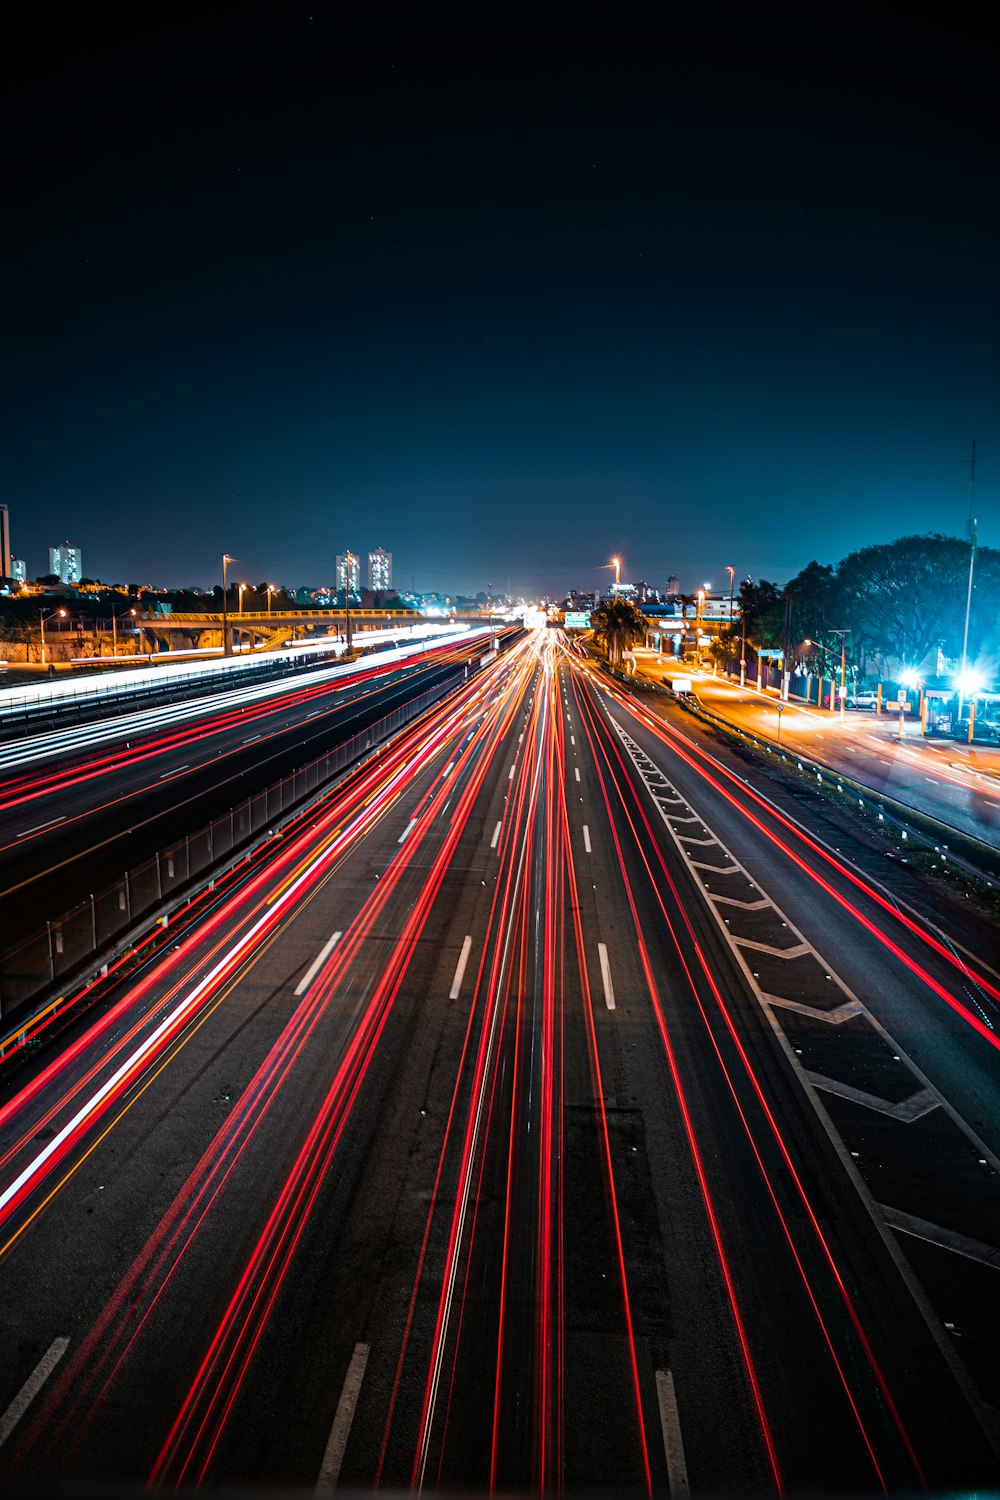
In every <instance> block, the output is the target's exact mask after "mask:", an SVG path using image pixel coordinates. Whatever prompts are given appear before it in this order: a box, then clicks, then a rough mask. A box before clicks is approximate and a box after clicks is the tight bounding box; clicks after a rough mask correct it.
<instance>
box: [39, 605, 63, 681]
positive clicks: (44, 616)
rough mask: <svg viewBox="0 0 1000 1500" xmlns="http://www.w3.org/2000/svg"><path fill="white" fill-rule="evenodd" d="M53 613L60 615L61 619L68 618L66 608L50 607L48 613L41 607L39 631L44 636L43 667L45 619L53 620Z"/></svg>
mask: <svg viewBox="0 0 1000 1500" xmlns="http://www.w3.org/2000/svg"><path fill="white" fill-rule="evenodd" d="M53 615H58V616H59V618H60V620H65V618H66V611H65V610H64V609H50V610H49V612H48V614H46V613H45V611H44V609H40V610H39V611H38V631H39V634H40V635H41V638H42V666H43V667H44V666H45V621H46V620H51V618H52V616H53Z"/></svg>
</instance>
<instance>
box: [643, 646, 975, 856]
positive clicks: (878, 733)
mask: <svg viewBox="0 0 1000 1500" xmlns="http://www.w3.org/2000/svg"><path fill="white" fill-rule="evenodd" d="M635 654H636V658H637V661H638V664H639V668H640V670H641V671H642V673H643V674H644V675H647V676H649V677H651V678H653V680H654V681H656V680H658V681H662V682H670V681H671V680H672V679H673V678H674V677H677V676H681V675H683V676H684V677H686V678H690V680H691V682H692V687H693V695H694V697H695V698H696V699H697V701H698V703H699V704H700V705H701V706H702V707H703V708H704V709H706V710H707V711H708V712H709V713H713V714H718V715H720V716H721V717H722V718H724V719H725V720H727V721H728V722H729V723H731V724H733V725H736V726H738V727H739V728H740V729H742V730H744V731H745V732H747V733H748V734H752V735H760V736H762V737H764V738H766V739H769V740H771V741H780V742H781V743H783V744H784V745H785V746H786V747H787V748H788V749H794V750H795V751H796V752H797V753H798V754H800V755H805V756H808V757H815V758H816V759H817V760H818V761H820V762H821V763H823V764H825V765H828V766H829V767H830V768H831V769H832V770H834V771H837V772H839V773H840V774H841V775H844V776H850V777H853V778H856V779H857V780H859V781H861V782H863V783H864V784H865V785H866V786H868V787H870V788H871V789H872V791H874V792H876V793H879V794H880V795H882V796H885V797H890V798H892V799H894V800H895V801H897V802H900V803H902V804H903V805H904V806H906V807H909V808H912V809H913V810H914V811H915V812H917V813H922V814H924V815H925V816H927V817H930V818H934V819H935V820H937V821H939V822H941V823H942V824H945V825H946V826H948V827H951V828H954V829H957V830H959V831H961V832H962V833H965V834H968V835H970V836H971V837H973V838H975V839H978V840H981V841H982V842H984V843H986V844H990V845H992V847H993V848H994V849H1000V749H998V748H997V747H996V746H995V745H992V744H983V743H976V744H973V745H969V744H967V743H966V742H965V741H964V740H956V739H944V738H936V737H934V736H925V735H921V733H920V724H919V721H918V720H915V719H914V716H913V714H912V713H911V714H910V715H909V717H908V718H906V717H904V719H903V723H902V732H900V718H899V715H898V714H894V713H889V712H883V714H882V715H880V716H878V717H876V716H875V715H874V714H872V713H870V712H861V711H855V710H848V711H847V712H846V713H844V714H843V715H841V714H840V713H831V712H830V711H829V709H821V708H817V707H816V706H815V705H812V706H810V705H809V704H806V703H802V702H799V701H796V700H794V699H793V700H791V701H790V702H788V703H784V704H782V703H780V701H779V699H778V695H777V690H776V689H770V690H765V691H763V692H761V691H759V690H758V689H757V688H756V687H755V686H754V684H753V683H752V682H750V683H747V684H746V685H745V686H744V687H740V686H739V685H738V683H735V682H731V681H729V680H728V679H727V678H725V677H713V676H712V675H711V674H710V673H708V672H698V671H694V672H692V669H691V666H690V664H685V663H682V662H679V661H677V660H676V659H675V658H673V657H669V656H662V657H661V656H658V655H657V653H656V652H655V651H650V650H646V649H644V648H642V647H638V648H636V652H635Z"/></svg>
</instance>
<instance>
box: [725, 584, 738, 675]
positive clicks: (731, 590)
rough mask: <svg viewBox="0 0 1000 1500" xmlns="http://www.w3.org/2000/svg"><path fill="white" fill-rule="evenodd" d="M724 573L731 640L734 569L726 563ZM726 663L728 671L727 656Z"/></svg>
mask: <svg viewBox="0 0 1000 1500" xmlns="http://www.w3.org/2000/svg"><path fill="white" fill-rule="evenodd" d="M726 572H727V573H728V574H729V635H730V639H732V633H733V585H734V584H735V582H736V569H735V568H734V567H733V566H732V564H731V563H727V564H726ZM726 663H727V666H726V670H727V671H728V670H729V667H728V663H729V657H728V656H727V657H726Z"/></svg>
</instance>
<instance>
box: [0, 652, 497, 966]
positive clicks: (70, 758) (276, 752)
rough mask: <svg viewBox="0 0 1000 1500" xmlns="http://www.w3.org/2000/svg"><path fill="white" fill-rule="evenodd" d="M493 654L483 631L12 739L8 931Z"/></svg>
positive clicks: (3, 760) (5, 826) (3, 759)
mask: <svg viewBox="0 0 1000 1500" xmlns="http://www.w3.org/2000/svg"><path fill="white" fill-rule="evenodd" d="M482 652H483V640H482V633H480V632H476V633H474V634H472V635H469V636H466V637H464V638H461V639H459V640H457V641H454V640H452V641H446V642H444V643H443V644H441V645H435V644H434V643H426V644H424V645H422V646H420V647H418V648H412V647H408V648H407V654H405V655H403V654H402V653H399V655H397V653H396V652H394V651H386V652H385V653H383V655H382V656H380V657H376V658H374V659H373V663H371V664H369V663H366V662H364V661H362V662H359V663H358V664H357V665H356V666H354V667H347V666H333V667H322V666H319V667H317V669H316V670H315V671H313V672H308V673H305V674H304V675H303V676H301V677H297V678H279V679H276V680H275V681H272V682H265V683H259V684H253V685H250V686H242V687H241V686H233V687H230V688H228V689H227V690H224V691H223V692H221V693H216V694H213V695H212V696H211V697H209V698H202V699H196V700H194V701H190V702H182V703H174V704H168V705H166V706H161V707H159V708H155V709H143V710H140V711H138V712H133V713H122V714H120V715H119V716H118V717H116V718H114V719H111V720H105V721H102V722H98V723H93V724H84V725H79V726H72V727H69V728H64V729H57V730H52V731H50V732H48V733H45V734H40V735H32V736H30V737H28V738H26V739H24V740H19V741H14V742H11V743H9V744H7V745H4V746H2V747H0V918H2V922H3V926H4V928H5V929H6V930H7V932H12V933H13V932H20V931H23V930H24V928H25V927H26V926H29V927H30V926H32V925H37V923H38V922H39V921H40V920H41V919H42V918H55V917H58V916H59V915H60V914H61V913H62V912H63V911H64V910H66V909H67V908H68V907H70V906H71V905H72V904H73V903H74V902H75V901H78V900H79V899H80V895H81V893H82V894H84V895H86V893H87V892H93V891H97V890H100V889H101V887H102V886H103V885H105V884H107V883H108V882H109V881H110V880H111V879H113V878H114V877H115V876H116V875H117V874H118V873H119V872H120V871H121V870H122V869H124V868H126V867H127V866H129V865H130V864H135V863H138V862H140V861H141V860H143V859H147V858H148V857H149V856H150V855H151V854H153V853H155V852H156V850H157V849H158V848H161V847H163V846H165V845H167V844H169V843H170V842H171V840H172V838H173V837H174V836H175V834H176V833H177V832H178V831H180V832H182V833H193V832H195V831H196V830H197V829H199V828H200V827H202V826H203V825H204V824H206V823H208V822H209V821H210V820H211V819H212V818H214V817H216V816H217V815H218V814H219V813H220V812H221V811H222V810H223V809H225V808H228V807H230V806H232V805H233V804H234V803H237V802H240V801H242V800H243V799H244V798H246V797H248V796H251V795H252V794H253V793H255V792H257V791H259V790H260V789H261V788H264V787H266V786H268V785H269V784H271V783H274V782H276V781H278V780H280V778H281V777H282V776H285V775H287V774H288V773H289V772H290V771H292V770H294V769H295V768H296V767H298V766H300V765H302V764H304V763H305V762H306V761H308V760H310V759H311V758H313V757H315V756H318V755H319V754H321V753H322V752H323V751H324V750H327V749H329V748H330V747H331V746H332V745H335V744H337V743H339V742H341V741H343V740H346V739H348V738H349V737H350V736H352V735H354V734H357V733H358V732H359V731H361V730H364V729H366V728H367V727H369V726H370V725H372V724H375V723H377V722H378V721H379V720H380V719H382V718H384V717H385V716H386V715H387V714H389V713H391V712H392V711H393V709H395V708H398V707H400V706H401V705H403V704H406V703H407V702H409V701H410V700H411V699H413V698H416V697H418V696H419V695H420V694H421V693H423V692H426V691H427V690H428V689H430V688H432V687H434V686H435V685H438V684H441V683H443V682H445V681H447V680H450V678H451V676H453V675H454V672H455V669H456V668H457V667H461V666H462V665H463V664H464V663H465V662H467V661H469V660H470V659H475V657H476V656H479V655H482ZM2 946H5V945H4V944H2V943H0V947H2Z"/></svg>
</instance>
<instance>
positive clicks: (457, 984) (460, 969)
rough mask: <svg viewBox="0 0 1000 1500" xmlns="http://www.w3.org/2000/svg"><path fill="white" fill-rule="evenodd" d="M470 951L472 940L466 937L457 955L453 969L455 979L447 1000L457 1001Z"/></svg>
mask: <svg viewBox="0 0 1000 1500" xmlns="http://www.w3.org/2000/svg"><path fill="white" fill-rule="evenodd" d="M471 949H472V938H471V937H468V936H467V937H466V939H465V942H464V943H463V944H462V951H461V953H460V954H459V955H458V964H457V966H456V968H455V977H454V979H453V980H452V982H451V990H450V992H449V995H448V998H449V1000H457V999H458V997H459V993H460V992H461V989H462V980H463V979H464V978H465V966H466V964H467V963H468V962H469V953H470V951H471Z"/></svg>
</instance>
